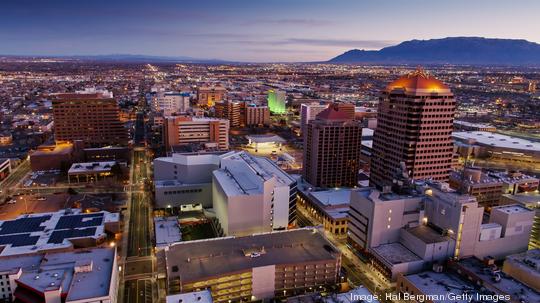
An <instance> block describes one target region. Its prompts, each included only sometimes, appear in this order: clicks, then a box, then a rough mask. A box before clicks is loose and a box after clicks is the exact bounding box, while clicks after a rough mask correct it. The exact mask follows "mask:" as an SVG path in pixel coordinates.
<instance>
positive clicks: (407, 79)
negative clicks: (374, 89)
mask: <svg viewBox="0 0 540 303" xmlns="http://www.w3.org/2000/svg"><path fill="white" fill-rule="evenodd" d="M395 89H403V90H405V92H412V93H415V92H428V93H431V92H434V93H450V89H449V88H448V86H446V85H445V84H444V83H442V82H441V81H439V80H437V79H435V78H434V77H432V76H430V75H428V74H427V73H425V72H424V71H423V70H421V69H417V70H416V71H414V72H412V73H409V74H406V75H404V76H401V77H400V78H398V79H397V80H395V81H393V82H391V83H390V84H388V85H387V86H386V90H387V91H392V90H395Z"/></svg>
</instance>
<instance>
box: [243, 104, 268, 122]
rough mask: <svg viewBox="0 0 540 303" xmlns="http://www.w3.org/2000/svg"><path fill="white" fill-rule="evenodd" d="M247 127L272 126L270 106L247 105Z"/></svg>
mask: <svg viewBox="0 0 540 303" xmlns="http://www.w3.org/2000/svg"><path fill="white" fill-rule="evenodd" d="M244 124H245V126H259V125H270V109H269V108H268V106H258V105H254V104H246V108H245V122H244Z"/></svg>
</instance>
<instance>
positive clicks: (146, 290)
mask: <svg viewBox="0 0 540 303" xmlns="http://www.w3.org/2000/svg"><path fill="white" fill-rule="evenodd" d="M149 164H150V160H149V159H148V158H147V156H146V150H145V149H144V148H135V150H134V155H133V162H132V172H131V174H132V175H131V178H130V180H131V183H130V186H129V192H130V201H129V205H128V209H129V211H128V215H127V219H128V220H129V223H128V229H127V231H126V232H125V233H124V234H125V235H127V237H128V239H127V249H126V250H125V252H124V253H125V262H124V271H123V273H124V274H123V281H124V302H137V303H139V302H157V297H156V296H157V293H158V291H157V284H156V279H155V266H156V264H155V263H156V262H155V260H156V259H155V255H154V250H153V245H152V234H153V230H152V215H151V214H152V203H151V201H152V200H151V193H149V192H147V191H149V188H150V187H149V186H148V178H149V176H150V167H149Z"/></svg>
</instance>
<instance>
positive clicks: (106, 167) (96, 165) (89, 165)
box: [68, 161, 116, 175]
mask: <svg viewBox="0 0 540 303" xmlns="http://www.w3.org/2000/svg"><path fill="white" fill-rule="evenodd" d="M115 164H116V162H115V161H105V162H84V163H73V164H72V165H71V168H70V169H69V171H68V174H70V175H71V174H87V173H104V172H109V171H111V168H112V167H113V166H114V165H115Z"/></svg>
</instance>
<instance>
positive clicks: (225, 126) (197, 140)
mask: <svg viewBox="0 0 540 303" xmlns="http://www.w3.org/2000/svg"><path fill="white" fill-rule="evenodd" d="M163 137H164V139H163V141H164V144H165V146H166V148H167V149H170V148H171V147H172V146H176V145H187V144H204V143H215V144H216V145H217V147H218V149H221V150H226V149H228V148H229V120H225V119H215V118H196V117H191V116H175V117H167V118H165V121H164V123H163Z"/></svg>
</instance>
